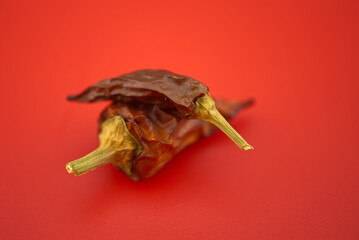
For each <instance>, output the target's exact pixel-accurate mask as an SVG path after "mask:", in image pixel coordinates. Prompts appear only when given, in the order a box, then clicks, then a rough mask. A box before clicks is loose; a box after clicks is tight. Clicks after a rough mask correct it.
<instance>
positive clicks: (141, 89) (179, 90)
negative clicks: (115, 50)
mask: <svg viewBox="0 0 359 240" xmlns="http://www.w3.org/2000/svg"><path fill="white" fill-rule="evenodd" d="M207 93H208V87H207V86H206V85H204V84H202V83H201V82H199V81H197V80H195V79H193V78H190V77H187V76H183V75H179V74H176V73H173V72H170V71H167V70H148V69H147V70H138V71H135V72H132V73H129V74H124V75H121V76H118V77H115V78H110V79H105V80H102V81H100V82H98V83H96V84H94V85H92V86H90V87H88V88H87V89H85V90H84V91H83V92H81V93H80V94H77V95H71V96H68V98H67V99H68V100H70V101H77V102H86V103H88V102H97V101H106V100H112V101H113V102H122V103H146V104H156V105H158V106H159V107H160V108H161V109H166V110H171V109H172V112H173V113H174V114H178V115H179V116H181V117H182V118H189V117H190V116H191V115H192V112H193V109H194V107H195V100H196V99H197V98H199V97H202V96H204V95H206V94H207Z"/></svg>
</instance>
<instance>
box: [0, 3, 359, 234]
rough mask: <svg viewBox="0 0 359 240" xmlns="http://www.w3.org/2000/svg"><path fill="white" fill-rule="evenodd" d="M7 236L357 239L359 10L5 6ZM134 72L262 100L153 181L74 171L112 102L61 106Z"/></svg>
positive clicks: (2, 170)
mask: <svg viewBox="0 0 359 240" xmlns="http://www.w3.org/2000/svg"><path fill="white" fill-rule="evenodd" d="M0 20H1V21H0V34H1V38H0V80H1V94H0V100H1V101H0V107H1V112H2V116H1V119H0V125H1V133H2V134H1V140H0V143H1V167H0V239H276V240H277V239H316V240H317V239H359V228H358V221H359V204H358V203H359V193H358V189H359V186H358V185H359V181H358V180H359V179H358V170H359V169H358V167H359V163H358V160H359V151H358V137H359V136H358V132H359V129H358V122H359V115H358V103H359V99H358V90H359V84H358V79H359V73H358V42H359V38H358V32H359V31H358V30H359V29H358V20H359V19H358V2H357V1H339V0H338V1H226V0H221V1H193V0H192V1H178V2H177V3H174V2H172V1H162V2H157V1H156V2H154V1H106V2H103V1H98V2H88V1H51V2H49V1H2V3H1V8H0ZM141 68H164V69H169V70H172V71H175V72H178V73H181V74H186V75H189V76H192V77H194V78H197V79H199V80H200V81H202V82H204V83H205V84H206V85H208V86H209V87H210V90H211V92H212V94H213V95H215V96H220V97H226V98H229V99H244V98H247V97H252V96H253V97H255V98H256V100H257V104H256V105H255V106H254V107H253V108H252V109H249V110H247V111H245V112H243V113H242V114H240V115H239V116H238V117H237V118H236V119H235V120H234V121H233V122H232V123H233V125H234V127H235V128H236V129H238V130H239V132H240V133H241V134H242V135H243V136H244V137H245V138H246V139H247V140H248V142H249V143H251V144H252V145H253V146H254V147H255V150H254V151H252V152H244V151H240V150H239V149H238V148H237V147H236V146H235V144H234V143H232V142H231V141H230V140H229V139H227V138H226V137H225V135H224V134H223V133H220V132H218V133H216V134H215V135H213V136H212V137H210V138H208V139H204V140H202V141H201V142H199V143H198V144H196V145H194V146H192V147H190V148H189V149H187V150H185V151H184V152H183V153H181V154H180V155H178V156H177V157H176V159H174V160H173V161H172V162H170V163H169V164H168V165H167V166H166V167H165V168H164V169H163V170H162V171H160V172H159V173H158V174H157V175H155V176H154V177H153V178H151V179H148V180H146V181H142V182H133V181H132V180H130V179H128V178H127V177H126V176H125V175H124V174H123V173H122V172H119V171H117V170H115V169H114V168H113V167H112V166H105V167H102V168H101V169H98V170H96V171H94V172H92V173H90V174H87V175H84V176H81V177H74V176H72V175H70V174H68V173H67V172H66V170H65V163H66V162H68V161H70V160H74V159H76V158H78V157H80V156H83V155H84V154H86V153H88V152H89V151H91V150H92V149H94V148H95V147H96V145H97V135H96V132H97V122H96V119H97V116H98V114H99V112H100V110H102V109H103V108H104V106H105V105H106V103H99V104H92V105H85V104H75V103H69V102H66V101H65V96H66V95H67V94H69V93H76V92H78V91H80V90H82V89H83V88H84V87H86V86H88V85H89V84H92V83H95V82H96V81H98V80H100V79H103V78H106V77H112V76H116V75H118V74H122V73H126V72H129V71H132V70H136V69H141Z"/></svg>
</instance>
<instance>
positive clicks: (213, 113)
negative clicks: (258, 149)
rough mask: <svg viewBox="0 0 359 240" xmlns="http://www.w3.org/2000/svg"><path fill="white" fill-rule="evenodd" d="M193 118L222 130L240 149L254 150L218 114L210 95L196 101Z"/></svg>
mask: <svg viewBox="0 0 359 240" xmlns="http://www.w3.org/2000/svg"><path fill="white" fill-rule="evenodd" d="M193 114H194V115H193V116H194V117H196V118H199V119H202V120H205V121H208V122H210V123H212V124H214V125H215V126H216V127H218V128H219V129H221V130H222V131H223V132H224V133H225V134H226V135H227V136H228V137H229V138H230V139H232V141H233V142H235V143H236V144H237V145H238V147H240V148H241V149H243V150H245V151H247V150H251V149H253V147H252V146H251V145H249V144H248V143H247V142H246V140H244V138H243V137H242V136H241V135H239V133H237V132H236V130H234V128H233V127H232V126H231V125H230V124H229V123H228V122H227V120H226V119H225V118H224V117H223V116H222V115H221V114H220V113H219V112H218V110H217V108H216V106H215V103H214V101H213V99H212V98H211V96H210V95H209V94H206V95H204V96H203V97H200V98H198V99H197V100H196V107H195V108H194V112H193Z"/></svg>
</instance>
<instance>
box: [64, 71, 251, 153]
mask: <svg viewBox="0 0 359 240" xmlns="http://www.w3.org/2000/svg"><path fill="white" fill-rule="evenodd" d="M68 100H70V101H78V102H96V101H103V100H112V101H114V102H122V103H129V104H139V103H144V104H154V105H157V106H158V107H159V108H160V109H163V110H166V111H169V112H171V113H172V114H175V115H177V116H179V117H180V118H184V119H202V120H205V121H208V122H210V123H212V124H214V125H215V126H217V127H218V128H220V129H221V130H222V131H223V132H224V133H225V134H227V136H228V137H230V138H231V139H232V140H233V141H234V142H235V143H236V144H237V145H238V146H239V147H240V148H241V149H243V150H250V149H253V147H252V146H250V145H249V144H248V143H247V142H246V141H245V140H244V139H243V138H242V137H241V136H240V135H239V134H238V133H237V132H236V131H235V130H234V129H233V128H232V127H231V125H230V124H229V123H228V122H227V121H226V120H225V118H224V117H223V116H222V115H221V114H220V113H219V112H218V110H217V109H216V107H215V103H214V101H213V99H212V98H211V96H210V94H209V91H208V87H207V86H206V85H204V84H202V83H200V82H199V81H197V80H195V79H193V78H190V77H187V76H183V75H179V74H175V73H173V72H170V71H167V70H139V71H135V72H132V73H129V74H125V75H122V76H119V77H116V78H111V79H105V80H103V81H100V82H98V83H96V84H94V85H93V86H91V87H89V88H87V89H85V90H84V91H83V92H82V93H80V94H78V95H72V96H69V97H68Z"/></svg>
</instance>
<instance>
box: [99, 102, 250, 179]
mask: <svg viewBox="0 0 359 240" xmlns="http://www.w3.org/2000/svg"><path fill="white" fill-rule="evenodd" d="M215 102H216V106H217V109H218V110H219V112H220V113H221V114H222V115H223V116H224V117H225V118H226V119H230V118H232V117H234V116H235V115H236V113H237V112H238V111H239V110H240V109H242V108H243V107H246V106H248V105H250V104H251V103H252V101H246V102H243V103H233V102H228V101H223V100H219V99H215ZM118 115H120V116H122V117H123V118H124V120H125V122H126V126H127V128H128V129H129V131H130V133H131V134H132V135H133V136H134V137H135V138H136V139H137V141H138V142H139V143H140V144H141V145H142V148H143V149H142V153H141V154H140V155H139V156H137V157H135V158H133V159H132V160H131V162H132V163H131V166H132V167H131V172H130V173H128V172H127V174H128V175H129V177H130V178H132V179H134V180H140V179H144V178H148V177H150V176H152V175H154V174H155V173H156V172H157V171H158V170H160V169H161V168H162V167H163V166H164V165H165V164H166V163H167V162H168V161H169V160H171V159H172V158H173V156H174V155H175V154H176V153H178V152H180V151H181V150H182V149H184V148H185V147H187V146H188V145H190V144H193V143H194V142H196V141H197V140H199V139H200V138H202V137H206V136H209V135H210V134H212V133H213V132H214V131H215V130H216V129H217V128H216V127H215V126H214V125H212V124H211V123H208V122H206V121H202V120H198V119H189V120H186V119H183V118H181V117H179V116H177V115H176V114H173V113H171V112H166V111H164V110H163V109H161V108H160V107H159V106H158V105H149V104H143V103H142V104H139V103H136V104H134V103H132V104H124V103H119V102H117V103H113V104H111V105H110V106H108V107H107V108H106V109H105V110H104V111H103V112H102V113H101V115H100V118H99V123H100V126H101V123H102V122H103V121H105V120H106V119H108V118H113V117H115V116H118ZM123 164H125V163H123V162H121V161H115V162H114V165H115V166H116V167H117V168H120V169H121V168H122V169H123V168H124V165H123Z"/></svg>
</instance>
